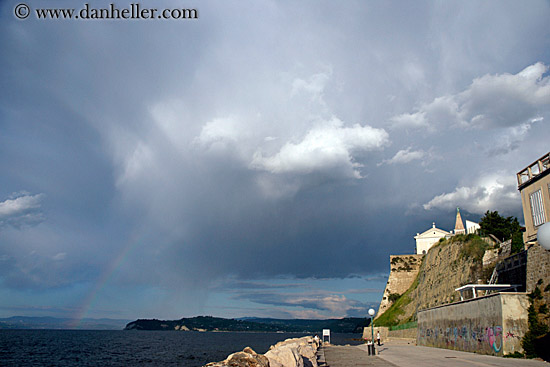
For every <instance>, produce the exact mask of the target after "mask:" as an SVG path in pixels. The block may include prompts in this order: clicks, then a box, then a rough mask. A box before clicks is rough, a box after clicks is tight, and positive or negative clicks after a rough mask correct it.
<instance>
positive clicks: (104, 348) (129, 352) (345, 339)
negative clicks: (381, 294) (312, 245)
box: [0, 330, 360, 367]
mask: <svg viewBox="0 0 550 367" xmlns="http://www.w3.org/2000/svg"><path fill="white" fill-rule="evenodd" d="M304 335H311V333H308V334H299V333H247V332H220V333H213V332H204V333H201V332H182V331H136V330H132V331H103V330H102V331H86V330H0V366H2V367H3V366H186V367H200V366H203V365H205V364H206V363H208V362H216V361H221V360H224V359H225V358H226V357H227V356H228V355H229V354H231V353H234V352H237V351H241V350H243V349H244V348H245V347H247V346H249V347H251V348H252V349H254V350H255V351H256V352H257V353H265V352H267V351H268V350H269V347H270V346H271V345H273V344H275V343H277V342H279V341H282V340H285V339H288V338H297V337H301V336H304ZM358 338H360V334H333V335H332V336H331V339H332V340H331V342H332V343H333V344H358V343H360V341H358V340H357V339H358Z"/></svg>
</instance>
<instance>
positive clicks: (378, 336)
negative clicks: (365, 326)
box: [376, 331, 380, 346]
mask: <svg viewBox="0 0 550 367" xmlns="http://www.w3.org/2000/svg"><path fill="white" fill-rule="evenodd" d="M376 340H377V341H378V346H380V331H377V332H376Z"/></svg>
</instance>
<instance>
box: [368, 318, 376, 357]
mask: <svg viewBox="0 0 550 367" xmlns="http://www.w3.org/2000/svg"><path fill="white" fill-rule="evenodd" d="M375 313H376V311H374V308H371V309H369V316H370V331H371V339H370V340H371V343H372V355H374V314H375Z"/></svg>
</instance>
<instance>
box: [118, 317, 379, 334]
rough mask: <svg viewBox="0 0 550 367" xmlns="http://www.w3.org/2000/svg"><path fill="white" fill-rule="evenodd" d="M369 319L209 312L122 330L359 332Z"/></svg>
mask: <svg viewBox="0 0 550 367" xmlns="http://www.w3.org/2000/svg"><path fill="white" fill-rule="evenodd" d="M369 322H370V319H366V318H358V317H350V318H343V319H327V320H305V319H294V320H284V319H269V318H255V317H247V318H241V319H224V318H220V317H212V316H198V317H192V318H182V319H180V320H156V319H153V320H143V319H140V320H136V321H132V322H130V323H129V324H128V325H126V327H125V328H124V329H125V330H182V331H263V332H277V331H280V332H311V333H321V331H322V330H323V329H330V330H331V331H332V332H335V333H359V332H362V331H363V327H366V326H368V325H369Z"/></svg>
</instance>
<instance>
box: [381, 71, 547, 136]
mask: <svg viewBox="0 0 550 367" xmlns="http://www.w3.org/2000/svg"><path fill="white" fill-rule="evenodd" d="M548 70H549V67H548V66H546V65H545V64H543V63H541V62H538V63H535V64H533V65H530V66H528V67H526V68H525V69H523V70H522V71H521V72H519V73H517V74H508V73H504V74H495V75H484V76H482V77H480V78H476V79H474V80H473V82H472V84H471V85H470V86H469V87H468V89H466V90H464V91H463V92H461V93H458V94H455V95H448V96H442V97H438V98H435V99H434V100H433V102H431V103H428V104H424V105H422V106H421V107H420V108H418V110H417V111H415V112H413V113H405V114H401V115H397V116H394V117H392V118H391V119H390V121H391V122H392V124H393V126H394V127H426V128H428V129H429V130H431V131H435V129H436V126H446V125H447V126H448V125H453V126H455V127H463V128H482V129H488V128H497V127H500V128H502V127H510V126H517V125H521V124H523V123H526V122H528V121H530V120H532V119H534V118H536V117H537V116H538V114H539V112H540V110H541V109H544V110H547V109H549V108H550V77H549V76H545V74H546V73H547V72H548Z"/></svg>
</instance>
